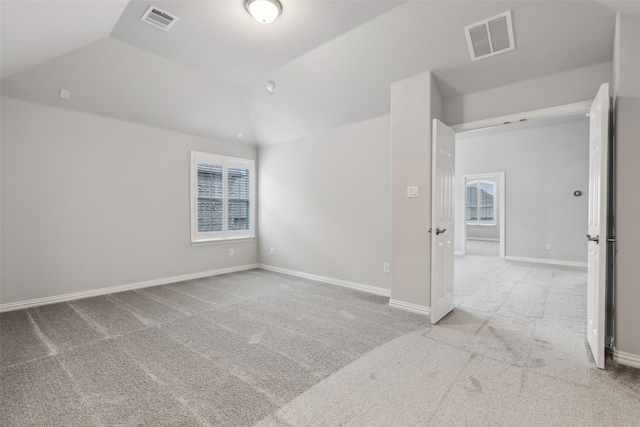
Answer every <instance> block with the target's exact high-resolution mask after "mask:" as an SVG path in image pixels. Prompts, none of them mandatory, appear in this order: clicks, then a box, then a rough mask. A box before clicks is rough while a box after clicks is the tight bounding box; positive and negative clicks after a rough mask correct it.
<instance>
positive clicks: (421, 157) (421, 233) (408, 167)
mask: <svg viewBox="0 0 640 427" xmlns="http://www.w3.org/2000/svg"><path fill="white" fill-rule="evenodd" d="M440 111H441V101H440V97H439V93H438V90H437V88H436V87H435V84H434V81H433V77H432V75H431V73H430V72H427V73H422V74H418V75H416V76H414V77H410V78H408V79H405V80H401V81H399V82H395V83H393V84H392V85H391V206H392V212H391V259H392V263H391V298H392V299H393V300H397V301H402V302H405V303H410V304H415V305H419V306H422V307H429V306H430V304H431V302H430V301H431V267H430V265H431V243H430V242H431V238H430V235H429V232H428V230H429V224H430V223H431V121H432V118H434V117H437V116H438V115H439V113H440ZM413 185H417V186H418V188H419V197H418V198H407V186H413Z"/></svg>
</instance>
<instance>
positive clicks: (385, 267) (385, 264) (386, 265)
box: [382, 262, 390, 274]
mask: <svg viewBox="0 0 640 427" xmlns="http://www.w3.org/2000/svg"><path fill="white" fill-rule="evenodd" d="M382 271H384V272H385V273H387V274H389V271H390V270H389V263H388V262H385V263H384V264H383V265H382Z"/></svg>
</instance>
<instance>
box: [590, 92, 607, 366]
mask: <svg viewBox="0 0 640 427" xmlns="http://www.w3.org/2000/svg"><path fill="white" fill-rule="evenodd" d="M609 104H610V102H609V83H605V84H603V85H602V86H600V90H599V91H598V94H597V95H596V97H595V99H594V100H593V104H591V113H590V116H589V117H590V119H589V121H590V130H589V229H588V234H587V239H588V240H589V258H588V260H587V268H588V271H587V286H588V297H587V338H588V340H589V346H590V347H591V352H592V353H593V358H594V359H595V362H596V366H597V367H598V368H601V369H604V340H605V324H604V321H605V292H606V287H605V285H606V282H605V279H606V275H607V270H606V265H607V254H606V249H607V246H606V242H607V177H608V173H607V164H608V140H609Z"/></svg>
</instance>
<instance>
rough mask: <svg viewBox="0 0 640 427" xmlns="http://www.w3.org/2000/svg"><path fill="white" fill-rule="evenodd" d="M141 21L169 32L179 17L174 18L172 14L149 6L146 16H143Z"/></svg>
mask: <svg viewBox="0 0 640 427" xmlns="http://www.w3.org/2000/svg"><path fill="white" fill-rule="evenodd" d="M140 20H141V21H143V22H146V23H147V24H150V25H153V26H154V27H157V28H160V29H162V30H165V31H167V30H168V29H169V28H171V27H172V26H173V24H175V23H176V21H177V20H178V17H176V16H173V15H171V14H170V13H167V12H165V11H164V10H161V9H158V8H157V7H155V6H149V9H147V11H146V12H145V13H144V15H142V18H140Z"/></svg>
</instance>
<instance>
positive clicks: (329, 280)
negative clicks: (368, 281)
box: [259, 264, 391, 297]
mask: <svg viewBox="0 0 640 427" xmlns="http://www.w3.org/2000/svg"><path fill="white" fill-rule="evenodd" d="M259 268H262V269H264V270H269V271H275V272H276V273H283V274H288V275H290V276H296V277H303V278H305V279H311V280H316V281H318V282H323V283H329V284H331V285H338V286H343V287H345V288H351V289H357V290H359V291H364V292H369V293H370V294H375V295H382V296H384V297H388V296H390V295H391V291H390V290H389V289H385V288H378V287H375V286H369V285H363V284H361V283H355V282H348V281H346V280H340V279H333V278H331V277H324V276H317V275H315V274H309V273H303V272H301V271H294V270H288V269H286V268H280V267H274V266H271V265H266V264H260V265H259Z"/></svg>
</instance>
